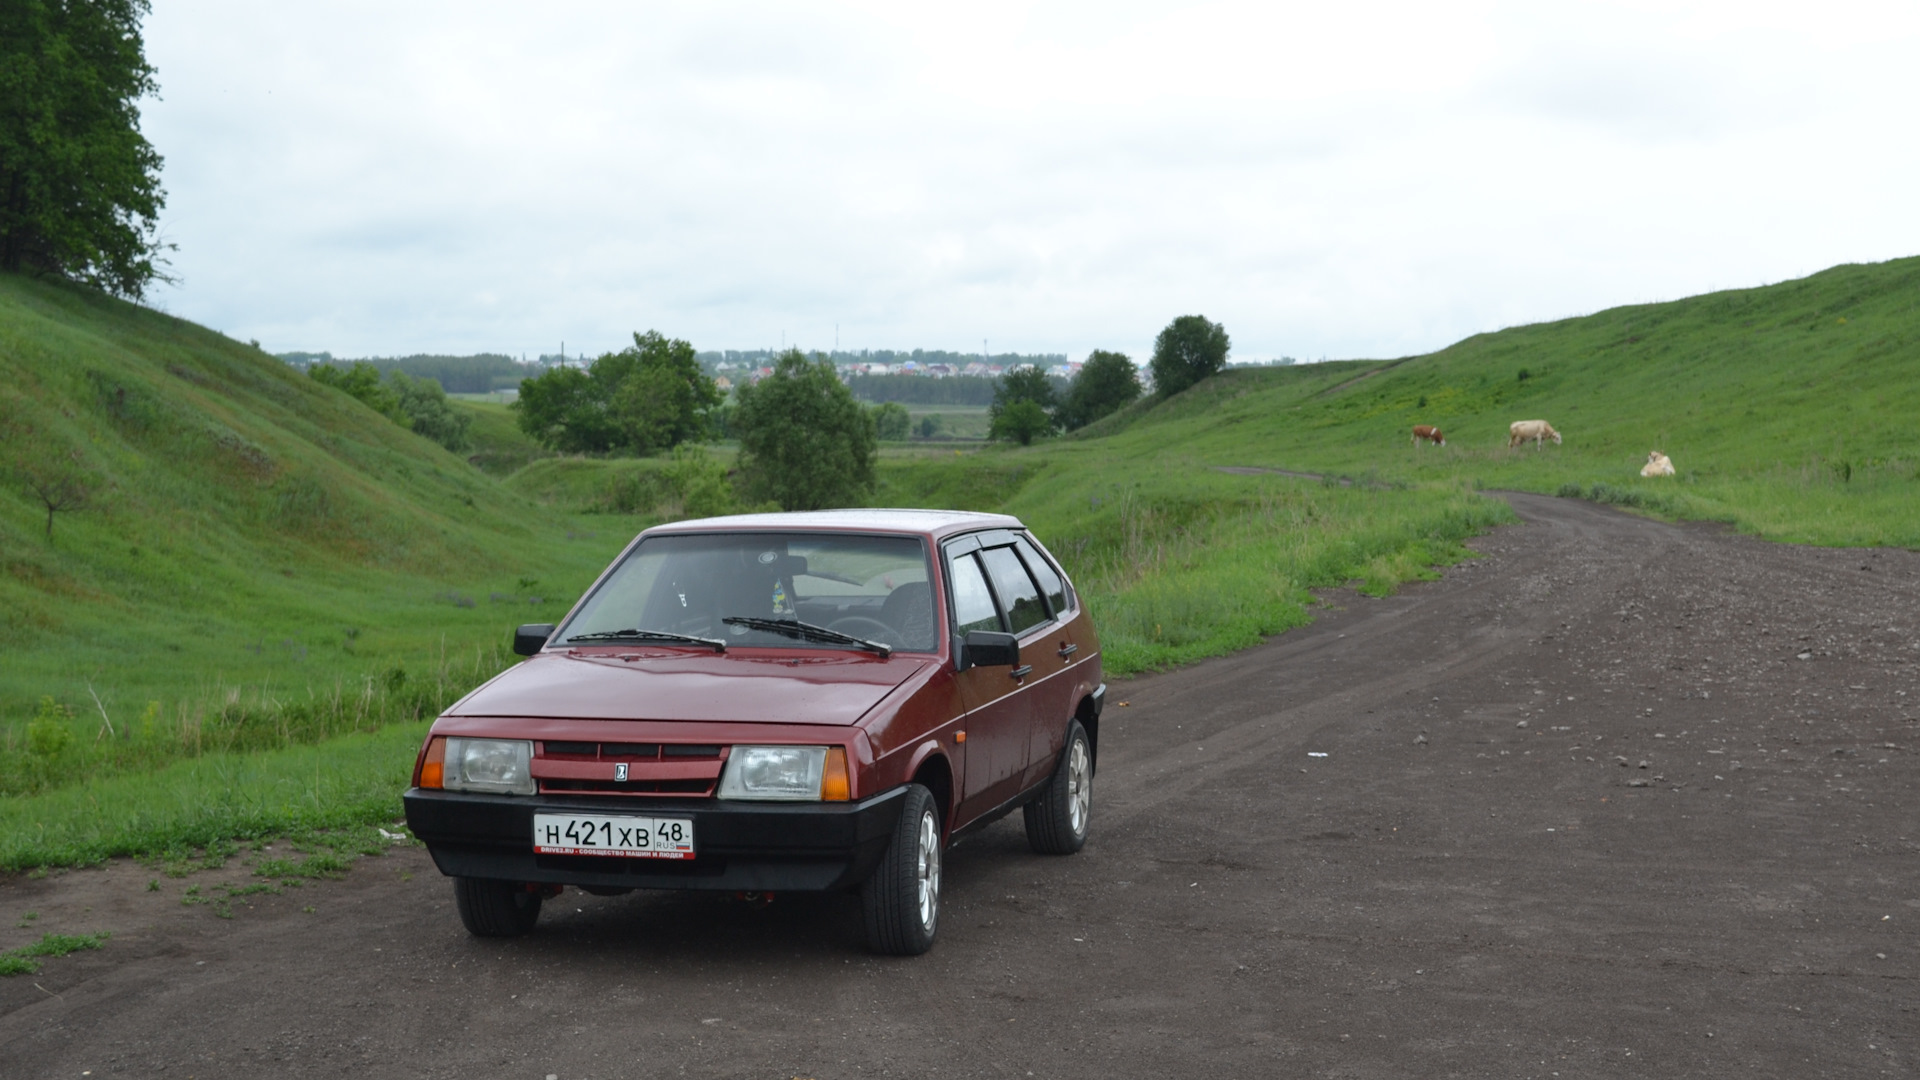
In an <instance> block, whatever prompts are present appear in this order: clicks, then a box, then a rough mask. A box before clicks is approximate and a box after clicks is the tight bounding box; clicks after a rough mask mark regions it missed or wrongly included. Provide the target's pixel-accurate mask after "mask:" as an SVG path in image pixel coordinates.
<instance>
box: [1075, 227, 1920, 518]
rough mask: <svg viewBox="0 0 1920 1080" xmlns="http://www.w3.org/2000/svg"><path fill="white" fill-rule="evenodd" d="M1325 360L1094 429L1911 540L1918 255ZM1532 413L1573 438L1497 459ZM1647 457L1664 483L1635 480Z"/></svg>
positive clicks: (1408, 475) (1246, 379) (1248, 459)
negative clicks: (1432, 429)
mask: <svg viewBox="0 0 1920 1080" xmlns="http://www.w3.org/2000/svg"><path fill="white" fill-rule="evenodd" d="M1325 366H1326V365H1316V366H1312V367H1304V368H1281V369H1266V370H1249V371H1240V372H1232V373H1229V374H1226V375H1223V376H1221V377H1220V378H1218V379H1215V380H1211V385H1207V386H1203V387H1202V388H1200V389H1199V390H1197V391H1195V392H1193V393H1190V394H1188V395H1185V396H1184V397H1183V398H1182V399H1177V400H1175V401H1172V402H1168V403H1165V404H1162V405H1159V406H1157V407H1154V408H1146V409H1136V410H1134V411H1132V412H1131V413H1130V414H1129V415H1128V416H1124V417H1118V418H1114V419H1112V420H1109V421H1107V422H1106V423H1105V424H1103V425H1102V426H1103V427H1104V428H1105V429H1106V431H1107V432H1108V433H1109V434H1114V433H1116V432H1117V433H1118V434H1115V439H1116V440H1124V439H1126V438H1127V437H1129V436H1136V437H1137V436H1138V435H1140V434H1145V433H1149V432H1150V433H1151V437H1152V438H1154V439H1157V440H1160V441H1163V442H1164V443H1166V444H1168V445H1177V446H1179V447H1180V448H1181V452H1182V453H1184V454H1190V455H1192V456H1193V457H1194V458H1195V459H1197V460H1199V461H1204V462H1206V463H1208V464H1211V465H1255V466H1271V467H1278V468H1289V469H1305V470H1313V471H1334V472H1338V473H1342V474H1346V475H1355V476H1361V475H1373V476H1376V477H1380V478H1385V479H1392V480H1398V481H1410V482H1420V481H1428V480H1455V479H1464V480H1467V481H1470V482H1477V483H1479V484H1483V485H1486V486H1503V487H1515V488H1524V489H1531V490H1537V491H1547V492H1553V491H1557V490H1559V489H1560V487H1561V486H1562V485H1566V484H1578V485H1580V486H1582V487H1583V489H1588V490H1590V489H1591V485H1593V484H1594V483H1603V484H1607V485H1610V486H1612V487H1615V488H1617V489H1619V490H1620V491H1624V492H1627V493H1629V494H1630V495H1631V494H1632V493H1635V492H1639V493H1645V494H1646V495H1648V496H1650V497H1651V498H1653V499H1654V500H1655V502H1656V503H1664V505H1666V506H1667V507H1668V508H1670V509H1672V510H1673V511H1674V512H1676V513H1679V514H1682V515H1691V516H1698V517H1707V518H1716V519H1722V520H1728V521H1733V522H1737V523H1738V524H1739V525H1740V526H1741V527H1742V528H1746V529H1749V530H1752V531H1755V532H1758V533H1760V534H1762V535H1766V536H1769V537H1772V538H1775V539H1783V540H1796V541H1809V542H1815V543H1832V544H1898V545H1903V546H1910V547H1911V546H1920V499H1917V498H1916V496H1920V484H1917V483H1916V471H1917V470H1920V437H1916V435H1915V433H1914V427H1913V417H1915V416H1916V415H1920V258H1912V259H1902V260H1897V261H1893V262H1888V263H1881V264H1877V265H1871V266H1841V267H1836V268H1834V269H1831V270H1828V271H1825V272H1822V273H1819V274H1816V275H1813V276H1812V277H1809V278H1805V279H1802V280H1798V281H1790V282H1785V283H1782V284H1779V285H1772V286H1767V287H1764V288H1758V289H1744V290H1737V291H1731V292H1722V293H1714V294H1710V295H1707V296H1699V297H1693V298H1690V299H1686V300H1679V301H1674V302H1671V303H1663V304H1648V305H1638V306H1634V307H1624V308H1616V309H1613V310H1610V311H1603V312H1600V313H1599V314H1596V315H1592V316H1587V317H1584V318H1579V319H1568V320H1564V321H1561V322H1554V323H1543V324H1539V325H1534V326H1522V327H1515V328H1513V329H1509V330H1503V331H1500V332H1498V333H1490V334H1481V335H1477V336H1475V337H1472V338H1468V339H1467V340H1465V341H1462V342H1460V343H1458V344H1456V345H1454V346H1452V347H1450V348H1447V349H1444V350H1442V351H1440V352H1437V353H1434V354H1432V355H1430V356H1423V357H1417V358H1413V359H1409V360H1406V361H1403V362H1399V363H1397V364H1393V365H1392V366H1390V367H1389V366H1388V364H1386V363H1382V362H1372V363H1351V364H1343V365H1341V366H1340V367H1339V368H1338V369H1337V370H1334V371H1325V372H1323V371H1321V370H1319V368H1320V367H1325ZM1523 369H1524V370H1526V371H1527V372H1528V373H1529V376H1530V377H1529V378H1527V379H1525V380H1522V379H1520V378H1519V373H1520V371H1521V370H1523ZM1367 372H1375V374H1372V375H1370V376H1369V377H1366V378H1362V379H1360V380H1359V381H1358V382H1354V383H1352V385H1350V386H1347V387H1346V388H1345V389H1341V390H1331V389H1330V387H1333V386H1337V385H1339V384H1340V383H1341V382H1344V381H1346V380H1350V379H1352V378H1353V377H1354V376H1355V375H1359V374H1365V373H1367ZM1422 399H1424V400H1425V405H1424V406H1422V405H1421V401H1422ZM1532 418H1546V419H1548V420H1551V421H1552V422H1553V424H1554V426H1555V427H1556V428H1558V429H1559V430H1560V432H1561V433H1562V435H1563V436H1564V437H1565V443H1564V444H1563V445H1561V446H1558V447H1555V446H1552V445H1549V446H1547V447H1546V448H1545V449H1544V450H1543V451H1542V452H1540V453H1533V452H1531V449H1529V450H1528V451H1527V452H1515V453H1509V452H1508V451H1507V448H1506V443H1507V425H1508V423H1509V422H1511V421H1513V420H1520V419H1532ZM1416 423H1429V424H1437V425H1439V426H1440V427H1441V428H1443V429H1444V430H1445V431H1446V433H1447V438H1448V445H1447V447H1445V448H1444V449H1440V450H1436V449H1434V448H1430V447H1422V448H1421V449H1420V451H1419V452H1415V451H1414V450H1413V449H1412V448H1411V447H1410V446H1409V439H1408V434H1407V433H1408V431H1409V429H1410V428H1411V427H1412V425H1414V424H1416ZM1136 429H1137V430H1136ZM1652 449H1659V450H1661V451H1664V452H1665V453H1667V454H1668V455H1670V456H1671V457H1672V458H1673V460H1674V462H1675V464H1676V465H1677V466H1678V468H1679V471H1680V475H1679V476H1678V477H1677V478H1674V479H1668V480H1642V479H1640V477H1639V468H1640V466H1641V464H1642V463H1644V462H1645V460H1646V454H1647V451H1648V450H1652Z"/></svg>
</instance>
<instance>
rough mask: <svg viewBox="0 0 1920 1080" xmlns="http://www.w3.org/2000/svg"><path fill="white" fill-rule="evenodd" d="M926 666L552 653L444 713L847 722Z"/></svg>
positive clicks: (920, 661) (892, 661) (839, 658)
mask: <svg viewBox="0 0 1920 1080" xmlns="http://www.w3.org/2000/svg"><path fill="white" fill-rule="evenodd" d="M928 663H929V660H928V659H927V658H926V657H908V656H894V657H889V658H887V659H881V658H880V657H877V656H872V657H866V656H862V657H847V656H845V655H833V656H826V657H823V656H820V655H818V654H813V655H804V656H794V655H791V654H788V655H779V656H764V655H762V656H753V655H743V654H742V653H741V652H739V651H735V652H731V653H725V654H716V653H706V652H688V651H686V650H673V651H666V650H661V651H648V650H641V651H637V652H621V653H617V654H615V653H607V652H599V651H590V652H573V653H567V652H546V653H540V654H539V655H537V656H533V657H529V658H528V659H527V660H526V661H525V662H523V663H521V664H519V665H517V666H515V667H513V668H510V669H509V670H507V671H505V672H502V673H501V674H500V675H499V676H497V677H495V678H494V679H493V681H491V682H489V683H487V684H486V685H484V686H482V687H480V688H479V689H478V690H475V691H474V692H473V693H471V694H468V695H467V696H466V697H465V698H463V699H462V700H461V701H459V702H458V703H457V704H455V705H454V706H453V708H451V709H448V710H447V713H446V715H448V716H525V717H552V718H555V719H576V720H698V721H726V720H744V721H753V722H756V723H795V724H851V723H853V722H855V721H857V720H859V719H860V718H861V717H862V716H864V715H866V713H867V710H869V709H871V708H873V706H874V705H875V704H876V703H878V702H879V701H880V699H881V698H883V697H885V696H886V695H887V693H888V691H890V690H892V689H893V688H894V687H896V686H899V685H900V684H901V683H902V682H905V681H906V680H907V679H908V678H910V677H911V676H912V675H913V674H914V673H915V672H917V671H919V670H920V669H921V668H923V667H925V666H926V665H927V664H928Z"/></svg>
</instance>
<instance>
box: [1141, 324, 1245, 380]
mask: <svg viewBox="0 0 1920 1080" xmlns="http://www.w3.org/2000/svg"><path fill="white" fill-rule="evenodd" d="M1231 344H1232V342H1231V341H1230V340H1229V339H1228V338H1227V328H1226V327H1224V326H1221V325H1220V324H1219V323H1217V322H1208V321H1207V317H1206V316H1204V315H1182V316H1180V317H1179V318H1177V319H1175V320H1173V321H1172V322H1170V323H1168V324H1167V328H1166V329H1165V330H1162V331H1160V336H1159V337H1156V338H1154V339H1153V362H1152V366H1153V388H1154V391H1155V392H1156V393H1158V394H1159V395H1160V396H1161V397H1172V396H1173V395H1175V394H1177V393H1179V392H1180V391H1182V390H1185V389H1186V388H1187V387H1189V386H1192V385H1193V384H1195V383H1197V382H1199V381H1200V380H1202V379H1205V378H1207V377H1209V376H1211V375H1213V374H1214V373H1216V372H1218V371H1219V370H1220V369H1221V368H1223V367H1226V366H1227V349H1228V347H1229V346H1230V345H1231Z"/></svg>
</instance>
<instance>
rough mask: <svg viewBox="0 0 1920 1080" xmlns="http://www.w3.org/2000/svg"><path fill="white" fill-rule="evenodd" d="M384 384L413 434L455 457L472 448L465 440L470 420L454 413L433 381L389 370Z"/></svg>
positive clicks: (445, 395) (471, 421)
mask: <svg viewBox="0 0 1920 1080" xmlns="http://www.w3.org/2000/svg"><path fill="white" fill-rule="evenodd" d="M387 384H388V385H389V386H390V387H391V388H392V390H393V395H394V397H395V398H396V399H397V401H398V402H399V405H400V411H401V412H402V413H403V414H405V415H406V418H407V426H408V427H410V428H412V429H413V433H414V434H416V435H424V436H426V437H427V438H429V439H432V440H433V441H434V442H437V443H439V444H440V445H441V446H444V447H446V448H447V449H448V450H451V451H453V452H454V453H456V454H457V453H459V452H460V451H462V450H465V449H467V448H468V447H469V446H471V445H473V440H471V439H469V438H468V437H467V430H468V429H469V428H470V427H472V426H473V417H471V416H468V415H467V414H466V413H463V412H456V411H455V410H454V408H453V406H452V405H451V404H449V403H448V401H447V392H446V391H445V390H442V389H441V388H440V383H439V382H438V381H437V380H434V379H426V378H420V379H416V378H412V377H410V376H408V375H407V373H406V372H404V371H390V372H388V373H387Z"/></svg>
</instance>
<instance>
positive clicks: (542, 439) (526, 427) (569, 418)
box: [512, 367, 620, 454]
mask: <svg viewBox="0 0 1920 1080" xmlns="http://www.w3.org/2000/svg"><path fill="white" fill-rule="evenodd" d="M512 408H513V410H514V412H515V413H516V414H517V417H518V419H517V422H518V423H519V425H520V430H521V431H524V432H526V433H527V435H528V436H529V437H530V438H532V439H533V440H534V441H535V442H537V443H539V444H540V445H542V446H545V447H546V448H547V449H549V450H558V451H559V452H561V453H563V454H604V453H606V452H607V451H609V450H611V449H613V448H614V447H615V446H617V445H618V444H619V441H620V429H619V426H618V425H617V424H615V423H614V422H613V420H612V419H611V418H610V417H608V416H607V409H606V400H605V397H604V396H603V388H602V387H601V386H599V385H598V384H596V382H595V381H594V378H593V376H592V375H589V374H588V373H587V372H586V371H584V370H582V369H580V368H576V367H558V368H554V369H552V370H550V371H548V372H547V373H546V374H545V375H541V376H539V377H537V378H532V379H527V380H525V381H524V382H522V383H521V384H520V394H519V396H518V397H517V398H515V399H514V402H513V405H512Z"/></svg>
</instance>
